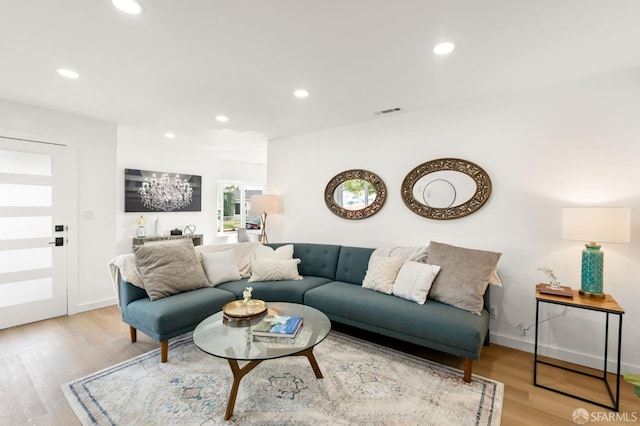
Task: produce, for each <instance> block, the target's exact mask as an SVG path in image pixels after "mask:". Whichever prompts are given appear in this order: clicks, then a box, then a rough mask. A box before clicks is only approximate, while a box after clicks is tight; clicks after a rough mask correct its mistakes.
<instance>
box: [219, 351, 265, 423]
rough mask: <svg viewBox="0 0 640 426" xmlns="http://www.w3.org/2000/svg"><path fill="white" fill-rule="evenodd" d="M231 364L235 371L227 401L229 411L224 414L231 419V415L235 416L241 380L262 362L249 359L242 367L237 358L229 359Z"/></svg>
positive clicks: (227, 418) (225, 417)
mask: <svg viewBox="0 0 640 426" xmlns="http://www.w3.org/2000/svg"><path fill="white" fill-rule="evenodd" d="M227 361H229V366H230V367H231V371H232V372H233V384H232V385H231V393H229V401H228V402H227V411H226V412H225V414H224V419H225V420H229V419H230V418H231V416H233V407H235V405H236V396H238V387H239V386H240V380H242V378H243V377H244V376H245V375H246V374H247V373H248V372H249V371H251V370H253V369H254V368H256V367H257V366H258V364H260V363H261V362H262V360H259V361H249V362H248V363H247V364H246V365H244V366H243V367H242V368H240V366H239V365H238V361H236V360H235V359H228V360H227Z"/></svg>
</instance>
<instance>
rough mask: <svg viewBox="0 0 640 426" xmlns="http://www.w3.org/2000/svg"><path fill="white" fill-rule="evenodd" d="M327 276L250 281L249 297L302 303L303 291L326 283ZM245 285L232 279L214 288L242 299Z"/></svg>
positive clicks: (267, 300)
mask: <svg viewBox="0 0 640 426" xmlns="http://www.w3.org/2000/svg"><path fill="white" fill-rule="evenodd" d="M329 281H331V280H329V279H328V278H323V277H309V276H305V277H304V279H302V280H300V281H260V282H253V283H251V287H253V291H252V292H251V297H252V298H254V299H259V300H264V301H265V302H291V303H303V300H304V293H305V292H306V291H308V290H310V289H312V288H316V287H318V286H322V285H323V284H326V283H328V282H329ZM245 287H247V280H240V281H232V282H228V283H224V284H220V285H218V286H217V287H216V288H219V289H224V290H227V291H230V292H231V293H233V294H234V295H235V297H236V298H237V299H242V292H243V291H244V288H245Z"/></svg>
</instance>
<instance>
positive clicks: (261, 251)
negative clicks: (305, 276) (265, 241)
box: [256, 244, 293, 260]
mask: <svg viewBox="0 0 640 426" xmlns="http://www.w3.org/2000/svg"><path fill="white" fill-rule="evenodd" d="M267 257H270V258H276V259H282V260H289V259H293V244H287V245H284V246H280V247H278V248H277V249H275V250H274V249H272V248H271V247H269V246H264V245H259V246H258V247H256V259H263V258H267Z"/></svg>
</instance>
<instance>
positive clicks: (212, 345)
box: [193, 302, 331, 420]
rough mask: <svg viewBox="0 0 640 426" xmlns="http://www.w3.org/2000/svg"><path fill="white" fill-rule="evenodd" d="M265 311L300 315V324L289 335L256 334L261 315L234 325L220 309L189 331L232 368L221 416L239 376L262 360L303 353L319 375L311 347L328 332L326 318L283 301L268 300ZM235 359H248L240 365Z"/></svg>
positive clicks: (230, 408)
mask: <svg viewBox="0 0 640 426" xmlns="http://www.w3.org/2000/svg"><path fill="white" fill-rule="evenodd" d="M267 314H269V315H280V316H299V317H302V318H303V321H302V327H301V328H300V330H299V331H298V334H297V335H296V337H293V338H289V337H276V338H274V337H259V336H254V335H253V327H254V326H255V325H256V324H258V323H259V322H260V320H262V318H263V317H259V318H255V319H253V320H251V325H250V326H246V323H238V325H237V324H236V323H235V322H234V321H227V320H226V319H225V318H224V315H223V313H222V311H221V312H218V313H216V314H214V315H211V316H210V317H208V318H205V319H204V320H203V321H202V322H201V323H200V324H198V326H197V327H196V329H195V330H194V331H193V342H194V343H195V344H196V346H197V347H198V348H199V349H200V350H202V351H204V352H206V353H208V354H210V355H213V356H216V357H218V358H224V359H226V360H227V361H228V362H229V366H230V367H231V371H232V372H233V385H232V386H231V392H230V394H229V402H228V403H227V410H226V412H225V416H224V419H225V420H228V419H229V418H231V416H232V415H233V408H234V406H235V403H236V396H237V394H238V386H239V385H240V380H242V378H243V377H244V376H245V375H246V374H247V373H249V372H250V371H251V370H253V369H254V368H255V367H257V366H258V364H260V363H261V362H262V361H264V360H268V359H274V358H282V357H287V356H296V355H302V356H306V357H307V359H308V360H309V363H310V364H311V368H313V372H314V373H315V375H316V377H317V378H318V379H321V378H322V372H321V371H320V367H318V363H317V362H316V359H315V357H314V356H313V348H314V346H316V345H317V344H318V343H320V342H322V341H323V340H324V339H325V338H326V337H327V335H328V334H329V331H330V330H331V321H329V318H327V316H326V315H325V314H323V313H322V312H320V311H319V310H317V309H315V308H312V307H310V306H304V305H299V304H297V303H286V302H272V303H268V312H267ZM240 324H241V325H242V326H240ZM238 361H248V362H247V363H246V364H245V365H244V366H242V367H240V366H239V365H238Z"/></svg>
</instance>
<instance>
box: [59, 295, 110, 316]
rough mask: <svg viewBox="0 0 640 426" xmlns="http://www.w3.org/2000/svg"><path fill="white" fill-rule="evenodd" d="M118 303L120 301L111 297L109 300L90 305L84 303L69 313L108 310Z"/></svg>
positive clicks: (97, 301)
mask: <svg viewBox="0 0 640 426" xmlns="http://www.w3.org/2000/svg"><path fill="white" fill-rule="evenodd" d="M116 303H118V299H117V298H115V297H109V298H108V299H103V300H95V301H93V302H89V303H83V304H81V305H78V306H76V309H75V311H74V312H71V311H70V312H69V314H70V315H71V314H78V313H80V312H87V311H92V310H94V309H100V308H106V307H107V306H112V305H115V304H116Z"/></svg>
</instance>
